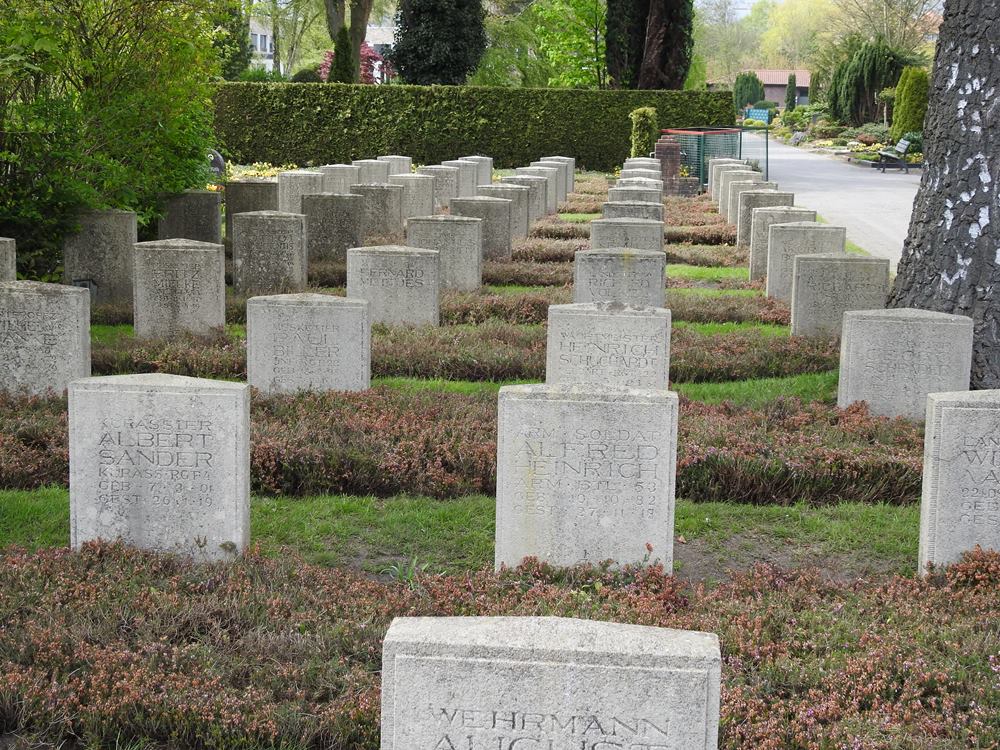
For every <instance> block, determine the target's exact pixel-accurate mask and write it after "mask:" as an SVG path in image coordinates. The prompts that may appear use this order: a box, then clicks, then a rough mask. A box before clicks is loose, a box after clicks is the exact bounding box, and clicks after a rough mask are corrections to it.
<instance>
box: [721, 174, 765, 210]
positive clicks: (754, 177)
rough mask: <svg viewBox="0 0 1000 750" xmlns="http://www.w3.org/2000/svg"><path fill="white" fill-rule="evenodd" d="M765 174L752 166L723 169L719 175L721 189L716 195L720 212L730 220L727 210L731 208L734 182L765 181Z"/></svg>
mask: <svg viewBox="0 0 1000 750" xmlns="http://www.w3.org/2000/svg"><path fill="white" fill-rule="evenodd" d="M763 181H764V175H762V174H761V173H760V172H757V171H755V170H753V169H750V167H744V168H743V169H732V170H728V169H727V170H723V171H722V173H721V174H720V175H719V189H718V192H717V193H716V195H715V196H714V198H715V202H716V203H717V204H718V206H719V213H720V214H722V216H723V218H726V219H727V220H728V217H727V216H726V211H728V209H729V186H730V185H731V184H732V183H734V182H763Z"/></svg>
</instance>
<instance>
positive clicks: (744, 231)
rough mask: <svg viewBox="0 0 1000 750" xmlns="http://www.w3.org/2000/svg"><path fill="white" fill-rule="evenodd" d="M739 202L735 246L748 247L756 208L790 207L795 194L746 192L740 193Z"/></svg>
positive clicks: (777, 191)
mask: <svg viewBox="0 0 1000 750" xmlns="http://www.w3.org/2000/svg"><path fill="white" fill-rule="evenodd" d="M739 202H740V203H739V208H738V209H737V211H736V244H737V245H739V246H741V247H750V237H751V233H752V230H753V225H752V221H753V212H754V211H755V210H756V209H758V208H774V207H777V206H791V205H792V204H793V203H794V202H795V193H787V192H783V191H780V190H747V191H745V192H742V193H740V196H739Z"/></svg>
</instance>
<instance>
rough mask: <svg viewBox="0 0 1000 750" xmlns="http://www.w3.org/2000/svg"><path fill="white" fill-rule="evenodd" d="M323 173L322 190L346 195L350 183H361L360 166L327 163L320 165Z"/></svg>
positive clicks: (349, 188) (348, 191) (349, 189)
mask: <svg viewBox="0 0 1000 750" xmlns="http://www.w3.org/2000/svg"><path fill="white" fill-rule="evenodd" d="M319 171H320V172H322V173H323V192H324V193H337V194H338V195H348V194H350V192H351V185H360V184H361V167H356V166H354V165H353V164H327V165H326V166H324V167H320V168H319Z"/></svg>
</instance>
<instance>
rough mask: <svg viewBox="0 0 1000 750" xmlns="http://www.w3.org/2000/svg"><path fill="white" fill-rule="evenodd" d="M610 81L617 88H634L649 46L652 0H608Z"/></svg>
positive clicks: (607, 57)
mask: <svg viewBox="0 0 1000 750" xmlns="http://www.w3.org/2000/svg"><path fill="white" fill-rule="evenodd" d="M607 5H608V16H607V54H606V59H607V67H608V83H609V85H610V86H611V87H612V88H616V89H633V88H635V87H636V86H637V85H638V83H639V68H640V66H641V65H642V58H643V52H644V50H645V48H646V17H647V16H648V15H649V0H608V2H607Z"/></svg>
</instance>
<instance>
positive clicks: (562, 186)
mask: <svg viewBox="0 0 1000 750" xmlns="http://www.w3.org/2000/svg"><path fill="white" fill-rule="evenodd" d="M528 166H529V167H541V168H542V169H555V170H556V195H557V196H559V202H560V203H562V202H564V201H565V200H566V196H568V195H569V179H568V177H567V175H566V172H567V169H568V167H567V166H566V165H565V164H563V163H562V162H551V161H549V162H545V161H533V162H531V163H530V164H528Z"/></svg>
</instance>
